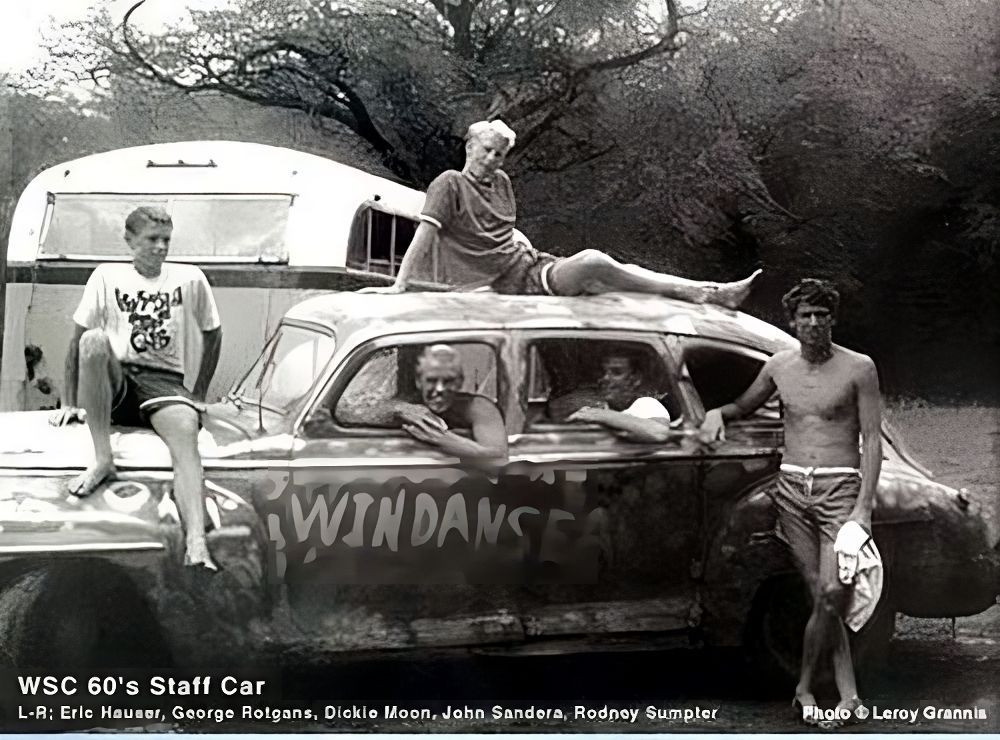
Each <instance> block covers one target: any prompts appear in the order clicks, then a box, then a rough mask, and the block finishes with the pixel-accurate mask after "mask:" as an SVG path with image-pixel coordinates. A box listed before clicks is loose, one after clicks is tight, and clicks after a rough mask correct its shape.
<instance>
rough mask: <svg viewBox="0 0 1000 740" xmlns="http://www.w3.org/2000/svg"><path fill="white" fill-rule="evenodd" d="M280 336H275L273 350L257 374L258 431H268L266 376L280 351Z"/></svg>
mask: <svg viewBox="0 0 1000 740" xmlns="http://www.w3.org/2000/svg"><path fill="white" fill-rule="evenodd" d="M279 341H280V338H279V337H277V336H276V337H275V338H274V344H272V345H271V351H270V352H269V353H268V355H267V360H265V361H264V366H263V367H262V368H261V369H260V375H258V376H257V384H256V389H257V431H258V432H266V431H267V430H266V429H264V388H263V385H264V378H266V377H267V371H268V370H270V368H271V363H273V362H274V355H275V354H276V353H277V351H278V342H279Z"/></svg>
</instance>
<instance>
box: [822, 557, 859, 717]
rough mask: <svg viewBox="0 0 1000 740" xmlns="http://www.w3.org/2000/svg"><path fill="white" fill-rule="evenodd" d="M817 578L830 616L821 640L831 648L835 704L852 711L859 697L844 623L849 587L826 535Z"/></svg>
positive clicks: (857, 704) (856, 705)
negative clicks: (837, 700)
mask: <svg viewBox="0 0 1000 740" xmlns="http://www.w3.org/2000/svg"><path fill="white" fill-rule="evenodd" d="M820 582H821V583H822V584H823V585H822V589H823V605H824V608H825V609H826V611H827V613H828V616H829V619H828V623H827V628H826V636H825V640H824V642H825V644H827V645H829V646H830V647H831V648H832V651H833V678H834V681H835V682H836V684H837V693H838V694H840V701H839V702H838V703H837V707H838V708H840V709H846V710H847V711H848V712H851V713H853V712H854V710H855V709H856V708H857V707H858V706H859V705H860V704H861V700H860V699H859V698H858V685H857V681H856V679H855V676H854V664H853V662H852V661H851V643H850V640H849V639H848V637H847V628H846V627H845V626H844V616H845V615H846V613H847V604H848V599H849V598H850V587H849V586H845V585H844V584H842V583H841V582H840V580H839V578H838V577H837V554H836V552H834V549H833V541H831V540H829V539H825V538H824V540H823V542H822V546H821V549H820Z"/></svg>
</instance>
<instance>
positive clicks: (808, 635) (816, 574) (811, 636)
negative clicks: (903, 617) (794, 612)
mask: <svg viewBox="0 0 1000 740" xmlns="http://www.w3.org/2000/svg"><path fill="white" fill-rule="evenodd" d="M801 517H802V515H801V514H799V515H793V514H791V513H789V512H787V511H785V512H782V516H781V527H782V530H783V531H784V533H785V538H786V539H787V541H788V544H789V547H790V548H791V550H792V555H793V557H794V559H795V565H796V567H797V568H798V570H799V574H800V575H801V576H802V579H803V580H804V581H805V582H806V586H808V588H809V596H810V597H811V599H812V612H811V613H810V615H809V621H807V622H806V628H805V634H804V635H803V638H802V663H801V665H800V669H799V680H798V683H797V684H796V685H795V699H794V701H795V702H796V703H797V704H798V706H799V708H800V709H801V710H804V709H805V707H816V706H818V705H817V704H816V697H815V696H814V695H813V693H812V683H813V673H814V672H815V670H816V665H817V664H818V662H819V657H820V653H821V652H822V645H823V642H824V637H825V635H824V632H825V631H826V624H825V621H826V620H825V615H824V614H823V610H822V590H821V583H822V581H821V578H820V574H821V570H820V542H819V539H818V538H819V537H820V535H819V533H818V532H816V530H815V529H814V528H813V527H812V526H810V525H809V524H807V523H806V522H805V521H803V520H802V518H801ZM803 719H806V718H805V717H803ZM807 723H808V724H817V720H815V719H813V720H807Z"/></svg>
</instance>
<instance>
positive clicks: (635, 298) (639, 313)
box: [285, 291, 797, 352]
mask: <svg viewBox="0 0 1000 740" xmlns="http://www.w3.org/2000/svg"><path fill="white" fill-rule="evenodd" d="M285 319H286V320H291V321H296V322H305V323H312V324H316V325H319V326H323V327H325V328H328V329H330V330H332V331H333V332H334V333H335V334H336V335H337V341H338V344H339V345H340V346H341V347H345V346H356V345H357V344H359V343H361V342H363V341H366V340H368V339H372V338H375V337H378V336H383V335H386V334H400V333H411V332H423V331H442V330H448V329H466V330H468V329H473V330H475V329H483V330H488V329H603V330H628V331H657V332H669V333H675V334H686V335H692V336H703V337H708V338H712V339H721V340H724V341H730V342H736V343H738V344H743V345H748V346H751V347H757V348H760V349H763V350H766V351H768V352H776V351H778V350H781V349H787V348H789V347H795V346H797V342H796V340H794V339H793V338H792V337H791V336H789V335H788V334H786V333H785V332H783V331H781V330H780V329H778V328H776V327H775V326H773V325H771V324H768V323H766V322H764V321H761V320H760V319H757V318H754V317H753V316H750V315H748V314H745V313H742V312H739V311H732V310H728V309H724V308H721V307H718V306H712V305H700V304H693V303H687V302H684V301H676V300H671V299H667V298H661V297H659V296H651V295H643V294H638V293H608V294H603V295H598V296H582V297H562V296H519V295H501V294H498V293H492V292H457V291H456V292H408V293H401V294H386V293H351V292H341V293H331V294H326V295H322V296H316V297H314V298H310V299H308V300H306V301H303V302H302V303H299V304H297V305H296V306H294V307H292V308H291V309H290V310H289V311H288V312H287V313H286V314H285Z"/></svg>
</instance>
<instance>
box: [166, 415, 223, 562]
mask: <svg viewBox="0 0 1000 740" xmlns="http://www.w3.org/2000/svg"><path fill="white" fill-rule="evenodd" d="M149 421H150V424H152V425H153V429H154V430H156V433H157V434H159V435H160V437H161V438H162V439H163V441H164V442H165V443H166V445H167V449H168V450H170V459H171V462H172V463H173V466H174V499H175V500H176V502H177V509H178V512H179V513H180V515H181V523H182V524H183V525H184V534H185V554H184V563H185V565H201V566H204V567H206V568H209V569H211V570H218V567H217V566H216V565H215V563H214V562H213V561H212V556H211V554H210V553H209V551H208V544H207V543H206V542H205V502H204V472H203V470H202V465H201V455H199V454H198V412H197V411H195V410H194V409H193V408H191V407H190V406H188V405H186V404H182V403H173V404H170V405H168V406H163V407H161V408H159V409H157V410H156V411H154V412H153V413H152V414H150V417H149Z"/></svg>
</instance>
